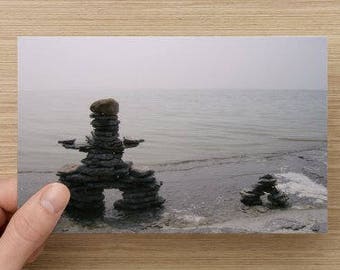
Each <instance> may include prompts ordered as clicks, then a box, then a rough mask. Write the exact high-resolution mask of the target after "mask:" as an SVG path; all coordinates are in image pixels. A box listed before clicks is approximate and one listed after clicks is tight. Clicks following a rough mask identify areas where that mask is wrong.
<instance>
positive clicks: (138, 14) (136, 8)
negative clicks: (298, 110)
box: [0, 0, 340, 269]
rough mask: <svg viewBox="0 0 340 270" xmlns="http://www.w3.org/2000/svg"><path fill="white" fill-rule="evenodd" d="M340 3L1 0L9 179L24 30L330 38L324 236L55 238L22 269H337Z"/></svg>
mask: <svg viewBox="0 0 340 270" xmlns="http://www.w3.org/2000/svg"><path fill="white" fill-rule="evenodd" d="M339 25H340V2H339V1H313V0H309V1H217V0H210V1H180V0H178V1H103V0H97V1H80V0H78V1H76V0H75V1H29V0H26V1H24V0H22V1H13V0H8V1H0V175H1V176H6V177H10V176H15V175H16V168H17V167H16V161H17V157H16V152H17V138H16V135H17V81H16V80H17V54H16V38H17V36H22V35H38V36H45V35H50V36H59V35H60V36H74V35H75V36H88V35H96V36H98V35H168V36H173V35H237V36H250V35H251V36H253V35H261V36H263V35H307V36H310V35H322V36H327V37H328V44H329V121H328V127H329V177H328V179H329V233H328V234H325V235H197V234H196V235H120V234H112V235H103V234H99V235H98V234H97V235H53V236H52V237H51V238H50V240H49V241H48V244H47V247H46V250H45V252H44V253H43V255H42V256H41V257H40V259H39V260H38V261H37V262H36V263H35V264H33V265H31V266H29V267H27V269H250V268H251V269H339V267H340V89H339V88H340V46H339V45H340V27H339Z"/></svg>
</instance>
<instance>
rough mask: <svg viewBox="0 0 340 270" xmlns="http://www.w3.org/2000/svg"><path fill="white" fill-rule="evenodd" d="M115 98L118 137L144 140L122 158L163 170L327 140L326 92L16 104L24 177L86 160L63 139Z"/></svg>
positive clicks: (132, 94) (161, 93) (60, 96)
mask: <svg viewBox="0 0 340 270" xmlns="http://www.w3.org/2000/svg"><path fill="white" fill-rule="evenodd" d="M104 97H114V98H115V99H117V100H118V101H119V103H120V114H119V117H120V121H121V125H120V135H121V137H123V136H127V137H132V138H143V139H145V143H143V144H142V145H140V146H139V147H137V148H133V149H128V150H127V151H126V155H125V156H124V158H125V159H126V160H133V161H134V163H135V164H138V165H147V166H151V167H152V166H153V167H155V166H162V165H165V164H174V166H175V165H176V164H178V163H183V162H184V163H185V162H188V161H197V160H212V159H219V158H228V157H232V156H239V155H251V154H257V153H275V152H281V151H293V150H302V149H310V148H313V147H316V146H319V145H320V144H321V143H322V142H325V141H326V140H327V92H326V91H305V90H296V91H293V90H243V91H241V90H205V91H203V90H191V91H188V90H186V91H181V90H171V91H170V90H167V91H165V90H143V91H133V90H130V91H126V90H125V91H116V90H108V91H95V90H94V91H92V92H84V91H71V90H70V91H67V92H54V93H51V92H48V91H46V93H44V94H41V93H39V95H37V94H35V93H34V92H29V91H25V92H23V93H20V100H19V170H20V171H25V172H47V171H51V172H54V171H56V170H58V169H59V168H60V167H61V166H63V165H64V164H66V163H78V162H79V160H80V159H81V158H82V157H83V156H84V153H79V152H77V151H75V150H66V149H63V148H62V147H61V146H60V145H58V144H57V141H58V140H60V139H72V138H79V139H81V140H83V139H84V136H85V135H88V134H89V133H90V131H91V127H90V125H89V123H90V119H89V117H88V115H89V109H88V108H89V105H90V104H91V103H92V102H93V101H94V100H96V99H99V98H104Z"/></svg>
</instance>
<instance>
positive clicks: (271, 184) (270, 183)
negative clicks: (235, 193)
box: [240, 174, 289, 208]
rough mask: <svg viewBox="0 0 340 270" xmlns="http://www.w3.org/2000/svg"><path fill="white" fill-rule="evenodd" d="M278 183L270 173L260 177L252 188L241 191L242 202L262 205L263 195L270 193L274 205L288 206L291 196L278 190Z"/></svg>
mask: <svg viewBox="0 0 340 270" xmlns="http://www.w3.org/2000/svg"><path fill="white" fill-rule="evenodd" d="M276 184H277V179H276V178H274V177H273V176H272V175H270V174H266V175H264V176H262V177H260V178H259V181H258V183H257V184H255V186H254V187H253V189H252V190H243V191H241V192H240V194H241V202H242V203H243V204H245V205H248V206H253V205H262V204H263V202H262V200H261V196H263V195H265V194H268V196H267V199H268V201H269V202H270V203H271V205H272V206H273V207H279V208H284V207H287V206H288V200H289V198H288V196H287V195H286V194H285V193H284V192H282V191H280V190H278V188H277V186H276Z"/></svg>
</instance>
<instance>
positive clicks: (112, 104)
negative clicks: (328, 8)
mask: <svg viewBox="0 0 340 270" xmlns="http://www.w3.org/2000/svg"><path fill="white" fill-rule="evenodd" d="M90 110H91V111H92V113H91V114H90V118H92V121H91V125H92V127H93V131H92V132H91V136H87V137H86V143H83V144H81V143H76V140H75V139H74V140H66V141H59V142H58V143H61V144H62V145H63V146H64V147H65V148H68V149H77V150H79V151H81V152H86V153H87V156H86V158H85V159H83V160H82V161H81V163H82V165H79V166H65V167H64V168H63V169H62V170H60V171H59V172H58V176H59V177H60V182H62V183H64V184H65V185H66V186H68V188H69V189H70V192H71V199H70V202H69V205H68V207H67V210H69V211H73V212H74V211H78V212H79V211H83V212H84V213H85V216H86V214H87V213H88V214H90V213H92V214H93V213H97V214H99V215H100V214H102V212H103V211H104V209H105V206H104V194H103V191H104V189H111V188H116V189H119V190H121V191H122V199H121V200H118V201H116V202H115V203H114V207H115V208H116V209H118V210H142V209H147V208H152V207H160V206H162V204H163V203H164V201H165V200H164V199H163V198H162V197H160V196H159V195H158V190H159V188H160V186H161V185H162V182H158V181H157V180H156V178H155V177H154V171H152V170H138V169H136V168H133V167H132V162H125V161H123V160H122V157H123V153H124V149H125V148H131V147H135V146H137V145H138V144H139V143H140V142H142V141H143V140H127V139H125V138H124V141H121V140H120V139H119V120H118V116H117V114H118V111H119V104H118V103H117V102H116V101H115V100H114V99H111V98H110V99H102V100H98V101H96V102H94V103H93V104H92V105H91V107H90Z"/></svg>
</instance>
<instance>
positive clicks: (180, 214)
mask: <svg viewBox="0 0 340 270" xmlns="http://www.w3.org/2000/svg"><path fill="white" fill-rule="evenodd" d="M153 169H155V170H156V177H157V179H159V180H161V181H163V186H162V188H161V191H160V194H161V196H163V197H164V198H165V199H166V203H165V205H164V208H162V209H157V210H153V211H148V212H143V213H125V214H124V213H120V212H118V211H116V210H115V209H114V208H113V202H114V201H115V200H117V199H119V198H120V192H119V191H114V190H106V191H105V195H106V198H105V206H106V211H105V215H104V217H102V218H100V219H97V220H92V221H79V220H73V219H71V218H69V217H68V216H67V215H63V217H62V219H61V221H60V222H59V223H58V225H57V227H56V230H55V231H56V232H69V233H75V232H94V233H95V232H117V233H121V232H130V233H135V232H140V233H158V232H162V233H200V232H202V233H207V232H209V233H221V232H230V233H239V232H244V233H251V232H266V233H281V232H284V233H296V232H326V231H327V180H326V179H327V152H326V145H325V144H324V145H321V146H320V147H317V148H314V149H309V150H303V151H292V152H289V153H284V152H280V153H274V154H273V153H271V154H257V155H249V156H239V157H232V158H228V159H217V160H209V161H206V160H203V161H195V162H186V163H184V164H176V165H171V166H155V167H154V168H153ZM267 173H272V174H274V175H275V176H276V177H277V178H278V187H279V188H280V189H281V190H282V191H284V192H286V193H287V195H288V196H289V199H290V204H291V205H290V207H288V208H286V209H271V207H270V206H269V205H266V204H264V205H263V206H255V207H247V206H244V205H243V204H242V203H241V202H240V194H239V192H240V191H241V190H242V189H245V188H249V187H250V186H251V185H253V184H255V183H256V182H257V180H258V177H260V176H262V175H264V174H267ZM22 177H23V178H25V181H26V183H27V185H25V190H26V192H25V194H30V193H33V192H34V190H35V189H37V188H38V187H39V186H40V185H41V184H42V183H39V180H38V181H37V179H40V182H45V179H47V178H48V179H50V181H53V179H56V178H55V176H54V175H53V174H36V173H26V174H25V175H22ZM53 177H54V178H53ZM33 183H34V184H33ZM21 186H22V185H21ZM28 190H31V192H29V191H28ZM23 199H24V198H23Z"/></svg>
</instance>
